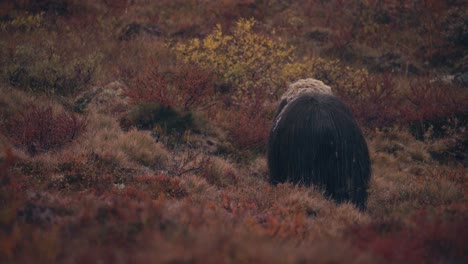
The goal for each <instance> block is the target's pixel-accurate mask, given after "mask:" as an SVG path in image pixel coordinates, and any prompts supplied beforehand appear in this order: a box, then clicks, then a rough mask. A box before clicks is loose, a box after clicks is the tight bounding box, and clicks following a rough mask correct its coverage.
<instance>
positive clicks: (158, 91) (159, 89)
mask: <svg viewBox="0 0 468 264" xmlns="http://www.w3.org/2000/svg"><path fill="white" fill-rule="evenodd" d="M167 85H168V84H167V81H166V78H165V77H164V76H163V74H162V73H161V72H160V71H159V66H158V65H157V64H156V65H154V63H151V65H148V66H147V67H145V70H144V71H143V73H142V74H141V75H139V76H138V77H137V78H136V80H135V81H134V84H133V87H132V88H131V89H128V90H127V91H126V95H127V96H128V97H130V98H131V99H132V100H133V101H134V103H137V104H138V103H148V102H159V103H160V104H161V105H164V106H173V105H174V98H173V97H171V95H170V94H168V91H167V90H168V89H167Z"/></svg>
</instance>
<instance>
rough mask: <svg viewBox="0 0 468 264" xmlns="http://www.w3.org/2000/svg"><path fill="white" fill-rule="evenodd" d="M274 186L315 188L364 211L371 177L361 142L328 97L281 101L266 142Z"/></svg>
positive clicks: (345, 112) (348, 116)
mask: <svg viewBox="0 0 468 264" xmlns="http://www.w3.org/2000/svg"><path fill="white" fill-rule="evenodd" d="M268 168H269V171H270V182H271V183H273V184H277V183H282V182H293V183H299V184H304V185H307V186H308V185H314V186H316V187H318V188H321V189H323V190H324V192H325V195H327V196H330V197H331V198H332V199H333V200H335V201H337V202H346V201H350V202H352V203H353V204H355V205H356V206H357V207H358V208H359V209H361V210H364V209H365V208H366V201H367V189H368V187H369V180H370V176H371V167H370V160H369V152H368V149H367V144H366V141H365V139H364V137H363V135H362V133H361V130H360V129H359V126H358V125H357V123H356V121H355V119H354V117H353V114H352V112H351V110H350V109H349V108H348V107H347V106H346V105H344V104H343V103H342V102H341V101H340V100H339V99H338V98H336V97H335V96H333V95H331V94H326V93H317V92H305V93H302V94H299V95H298V96H297V97H295V98H293V99H291V100H290V101H289V102H287V101H286V100H283V101H282V102H281V104H280V107H279V108H278V114H277V116H276V119H275V122H274V123H273V127H272V129H271V131H270V137H269V141H268Z"/></svg>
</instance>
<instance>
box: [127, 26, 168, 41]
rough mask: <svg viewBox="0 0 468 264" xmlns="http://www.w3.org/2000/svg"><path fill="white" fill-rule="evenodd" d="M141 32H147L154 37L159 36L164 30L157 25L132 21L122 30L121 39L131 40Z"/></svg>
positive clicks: (146, 33)
mask: <svg viewBox="0 0 468 264" xmlns="http://www.w3.org/2000/svg"><path fill="white" fill-rule="evenodd" d="M141 34H145V35H148V36H152V37H159V36H161V35H162V34H163V32H162V31H161V29H159V28H158V27H157V26H151V25H141V24H137V23H131V24H128V25H127V26H125V28H124V29H123V30H122V32H121V33H120V35H119V40H120V41H122V40H130V39H132V38H134V37H136V36H138V35H141Z"/></svg>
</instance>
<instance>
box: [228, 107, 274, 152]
mask: <svg viewBox="0 0 468 264" xmlns="http://www.w3.org/2000/svg"><path fill="white" fill-rule="evenodd" d="M229 116H230V117H229V120H228V123H227V124H226V126H227V130H228V135H229V137H230V138H231V140H232V142H233V143H234V144H235V145H237V146H238V147H241V148H250V149H263V148H264V146H265V145H266V142H267V139H268V133H269V129H270V126H271V120H270V118H268V113H267V111H266V110H265V109H264V107H263V106H262V105H259V104H256V103H250V104H249V103H247V104H246V105H244V106H240V107H239V109H236V110H231V111H230V112H229Z"/></svg>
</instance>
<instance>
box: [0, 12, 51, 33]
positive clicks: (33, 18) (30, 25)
mask: <svg viewBox="0 0 468 264" xmlns="http://www.w3.org/2000/svg"><path fill="white" fill-rule="evenodd" d="M43 21H44V13H39V14H36V15H32V14H25V15H20V16H17V17H15V18H13V19H12V20H11V21H7V22H0V29H1V30H6V29H10V28H11V29H20V30H24V31H32V30H33V29H36V28H39V27H40V26H41V25H42V23H43Z"/></svg>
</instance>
